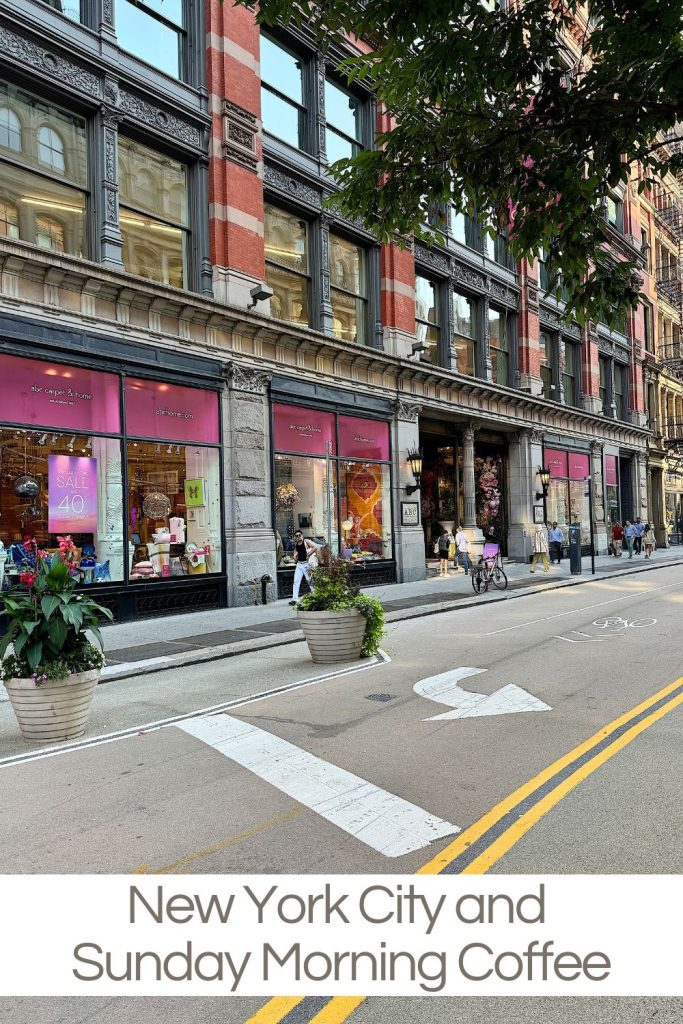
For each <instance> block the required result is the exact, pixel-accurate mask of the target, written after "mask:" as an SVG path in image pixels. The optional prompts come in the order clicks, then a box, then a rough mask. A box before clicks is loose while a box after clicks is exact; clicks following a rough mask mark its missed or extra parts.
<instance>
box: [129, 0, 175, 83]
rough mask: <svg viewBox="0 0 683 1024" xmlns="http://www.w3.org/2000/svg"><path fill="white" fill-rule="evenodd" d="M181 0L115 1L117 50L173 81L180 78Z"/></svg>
mask: <svg viewBox="0 0 683 1024" xmlns="http://www.w3.org/2000/svg"><path fill="white" fill-rule="evenodd" d="M182 27H183V5H182V0H167V2H165V3H162V2H161V0H116V37H117V39H118V43H119V46H121V47H122V49H124V50H128V52H129V53H132V54H133V55H134V56H135V57H140V59H141V60H144V61H146V62H147V63H148V64H151V65H152V66H153V67H155V68H158V69H159V71H164V72H166V74H167V75H171V76H172V77H173V78H179V77H180V71H181V52H182V40H183V32H182Z"/></svg>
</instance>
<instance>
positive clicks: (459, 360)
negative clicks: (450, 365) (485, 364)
mask: <svg viewBox="0 0 683 1024" xmlns="http://www.w3.org/2000/svg"><path fill="white" fill-rule="evenodd" d="M453 342H454V346H455V361H456V370H457V371H458V373H466V374H467V375H468V376H470V377H474V376H475V375H476V372H477V352H476V340H475V314H474V301H473V300H472V299H470V298H469V297H468V296H467V295H463V294H462V293H461V292H457V291H454V292H453Z"/></svg>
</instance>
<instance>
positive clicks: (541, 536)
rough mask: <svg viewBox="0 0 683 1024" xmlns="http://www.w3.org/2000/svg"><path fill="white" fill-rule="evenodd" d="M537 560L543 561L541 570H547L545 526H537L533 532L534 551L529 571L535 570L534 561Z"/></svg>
mask: <svg viewBox="0 0 683 1024" xmlns="http://www.w3.org/2000/svg"><path fill="white" fill-rule="evenodd" d="M539 560H540V561H541V562H542V563H543V572H549V571H550V569H549V566H548V527H547V526H539V528H538V529H537V530H536V533H535V534H534V552H533V555H532V556H531V572H535V571H536V563H537V562H538V561H539Z"/></svg>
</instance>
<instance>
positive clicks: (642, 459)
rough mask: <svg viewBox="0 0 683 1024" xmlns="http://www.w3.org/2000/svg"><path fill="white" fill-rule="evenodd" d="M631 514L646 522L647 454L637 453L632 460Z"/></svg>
mask: <svg viewBox="0 0 683 1024" xmlns="http://www.w3.org/2000/svg"><path fill="white" fill-rule="evenodd" d="M633 468H634V470H635V472H634V474H633V478H634V479H633V514H634V516H636V517H637V516H640V518H641V519H642V520H643V522H644V523H646V522H648V519H649V515H650V513H649V510H648V505H647V452H644V451H642V452H638V453H637V454H636V457H635V458H634V460H633Z"/></svg>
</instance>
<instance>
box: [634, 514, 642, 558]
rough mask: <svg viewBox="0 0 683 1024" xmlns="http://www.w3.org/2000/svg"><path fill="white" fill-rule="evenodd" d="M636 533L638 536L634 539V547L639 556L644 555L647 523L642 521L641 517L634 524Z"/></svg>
mask: <svg viewBox="0 0 683 1024" xmlns="http://www.w3.org/2000/svg"><path fill="white" fill-rule="evenodd" d="M633 526H634V529H635V531H636V535H635V537H634V538H633V547H634V550H635V553H636V554H637V555H642V553H643V534H644V533H645V523H644V522H643V521H642V520H641V518H640V516H638V518H637V519H636V521H635V523H634V524H633Z"/></svg>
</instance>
